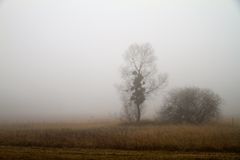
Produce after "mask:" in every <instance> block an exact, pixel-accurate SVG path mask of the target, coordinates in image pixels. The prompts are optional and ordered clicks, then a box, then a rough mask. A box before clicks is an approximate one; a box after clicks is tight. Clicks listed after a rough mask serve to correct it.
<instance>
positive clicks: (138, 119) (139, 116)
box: [136, 105, 141, 122]
mask: <svg viewBox="0 0 240 160" xmlns="http://www.w3.org/2000/svg"><path fill="white" fill-rule="evenodd" d="M140 119H141V110H140V105H137V119H136V122H140Z"/></svg>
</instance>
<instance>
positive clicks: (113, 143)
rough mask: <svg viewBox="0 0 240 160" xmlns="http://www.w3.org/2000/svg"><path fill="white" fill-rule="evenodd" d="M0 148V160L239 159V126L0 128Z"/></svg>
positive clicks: (146, 124) (105, 124) (93, 124)
mask: <svg viewBox="0 0 240 160" xmlns="http://www.w3.org/2000/svg"><path fill="white" fill-rule="evenodd" d="M0 146H1V147H0V159H21V157H22V156H23V157H24V158H23V157H22V158H23V159H36V157H43V158H44V156H46V157H45V158H47V159H124V157H125V159H141V158H143V159H146V158H148V159H176V157H177V158H178V159H181V158H182V159H240V126H239V125H238V124H231V123H230V122H218V123H216V122H215V123H209V124H204V125H189V124H178V125H176V124H160V123H154V122H143V123H140V124H126V123H119V122H114V121H111V122H86V123H35V124H34V123H33V124H2V125H1V126H0ZM40 153H41V154H40ZM40 155H41V156H40ZM94 155H95V156H94ZM104 156H105V157H104ZM114 157H115V158H114ZM140 157H141V158H140ZM144 157H145V158H144ZM40 159H41V158H40Z"/></svg>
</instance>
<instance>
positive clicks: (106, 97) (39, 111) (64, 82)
mask: <svg viewBox="0 0 240 160" xmlns="http://www.w3.org/2000/svg"><path fill="white" fill-rule="evenodd" d="M239 29H240V2H239V1H238V0H211V1H208V0H195V1H192V0H181V1H179V0H162V1H160V0H159V1H158V0H121V1H120V0H119V1H117V0H101V1H99V0H35V1H33V0H22V1H19V0H0V121H52V120H57V121H58V120H81V119H92V118H114V117H118V116H119V114H120V112H121V108H122V104H121V100H120V96H119V93H118V91H117V89H116V85H117V84H119V83H120V82H121V76H120V67H121V66H122V65H123V63H124V59H123V54H124V53H125V51H126V50H127V48H128V46H129V45H130V44H132V43H139V44H141V43H145V42H148V43H151V45H152V47H153V48H154V51H155V55H156V56H157V58H158V59H157V63H158V70H159V72H162V73H167V74H168V76H169V82H168V86H167V88H165V89H164V90H161V91H160V92H159V95H155V96H154V97H153V98H151V101H149V102H148V108H147V110H146V113H145V116H147V115H153V114H154V112H155V111H156V110H158V109H159V103H161V98H160V97H162V96H163V95H164V94H166V93H167V91H168V90H170V89H171V88H175V87H186V86H197V87H201V88H210V89H212V90H213V91H215V92H216V93H218V94H219V95H220V96H221V97H222V98H223V99H224V104H223V105H222V113H223V114H224V115H228V116H236V115H239V114H240V106H239V104H240V85H239V82H240V72H239V69H240V63H239V62H240V30H239Z"/></svg>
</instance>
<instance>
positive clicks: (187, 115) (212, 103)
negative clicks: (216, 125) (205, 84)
mask: <svg viewBox="0 0 240 160" xmlns="http://www.w3.org/2000/svg"><path fill="white" fill-rule="evenodd" d="M220 104H221V98H220V96H218V95H217V94H216V93H214V92H213V91H211V90H209V89H200V88H196V87H192V88H183V89H175V90H172V91H171V92H170V93H169V95H168V96H167V97H166V99H165V100H164V103H163V106H162V107H161V111H160V112H159V118H160V120H162V121H164V122H173V123H192V124H200V123H205V122H208V121H210V120H212V119H214V118H217V117H218V115H219V105H220Z"/></svg>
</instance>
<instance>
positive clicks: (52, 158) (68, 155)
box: [0, 147, 240, 160]
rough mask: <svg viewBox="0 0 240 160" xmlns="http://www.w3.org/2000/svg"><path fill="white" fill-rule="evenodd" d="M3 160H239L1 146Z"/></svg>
mask: <svg viewBox="0 0 240 160" xmlns="http://www.w3.org/2000/svg"><path fill="white" fill-rule="evenodd" d="M0 159H1V160H13V159H14V160H43V159H44V160H77V159H85V160H146V159H150V160H176V159H179V160H195V159H203V160H239V159H240V155H239V154H237V153H220V152H207V153H206V152H205V153H204V152H169V151H126V150H109V149H77V148H64V149H63V148H31V147H0Z"/></svg>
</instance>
